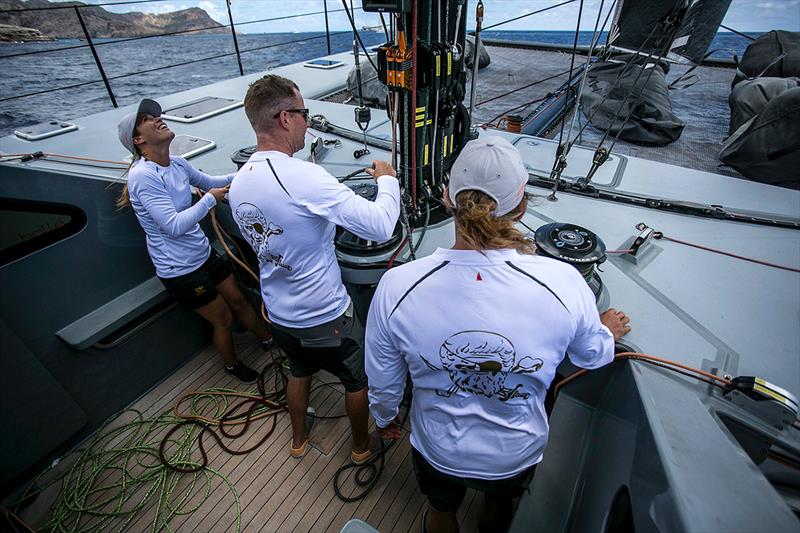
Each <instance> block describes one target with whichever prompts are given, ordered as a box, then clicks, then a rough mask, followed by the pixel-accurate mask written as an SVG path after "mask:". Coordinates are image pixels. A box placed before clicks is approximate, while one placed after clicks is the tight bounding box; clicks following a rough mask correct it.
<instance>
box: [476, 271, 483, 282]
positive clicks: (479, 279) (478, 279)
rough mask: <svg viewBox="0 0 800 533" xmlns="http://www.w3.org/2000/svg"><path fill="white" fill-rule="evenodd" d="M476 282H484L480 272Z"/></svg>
mask: <svg viewBox="0 0 800 533" xmlns="http://www.w3.org/2000/svg"><path fill="white" fill-rule="evenodd" d="M475 281H483V278H482V277H481V273H480V272H478V275H477V276H476V277H475Z"/></svg>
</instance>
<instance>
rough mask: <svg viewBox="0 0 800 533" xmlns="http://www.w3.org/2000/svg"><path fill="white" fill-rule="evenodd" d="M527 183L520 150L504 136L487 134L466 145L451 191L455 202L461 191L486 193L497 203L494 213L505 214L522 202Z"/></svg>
mask: <svg viewBox="0 0 800 533" xmlns="http://www.w3.org/2000/svg"><path fill="white" fill-rule="evenodd" d="M527 183H528V171H527V170H526V169H525V164H524V163H523V162H522V156H521V155H520V153H519V150H517V149H516V148H514V146H512V145H511V143H510V142H508V141H507V140H505V139H504V138H502V137H490V136H483V137H481V138H479V139H475V140H474V141H470V142H468V143H467V144H465V145H464V149H463V150H461V153H460V154H459V155H458V157H457V158H456V162H455V163H454V164H453V168H452V169H451V170H450V184H449V186H448V191H449V195H450V201H451V202H453V205H456V196H457V195H458V193H460V192H461V191H466V190H476V191H481V192H483V193H486V194H488V195H489V196H490V197H491V198H492V200H494V201H495V202H496V203H497V208H496V209H495V210H494V213H493V214H494V216H496V217H501V216H503V215H505V214H506V213H509V212H510V211H512V210H513V209H514V208H515V207H517V206H518V205H519V203H520V202H521V201H522V196H523V194H525V185H526V184H527Z"/></svg>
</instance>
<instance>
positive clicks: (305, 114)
mask: <svg viewBox="0 0 800 533" xmlns="http://www.w3.org/2000/svg"><path fill="white" fill-rule="evenodd" d="M283 111H286V112H287V113H302V114H303V120H305V121H306V124H308V117H309V116H310V114H311V113H310V111H309V110H308V108H307V107H302V108H299V109H284V110H283ZM283 111H278V112H277V113H275V114H274V115H273V116H272V118H278V117H279V116H281V113H283Z"/></svg>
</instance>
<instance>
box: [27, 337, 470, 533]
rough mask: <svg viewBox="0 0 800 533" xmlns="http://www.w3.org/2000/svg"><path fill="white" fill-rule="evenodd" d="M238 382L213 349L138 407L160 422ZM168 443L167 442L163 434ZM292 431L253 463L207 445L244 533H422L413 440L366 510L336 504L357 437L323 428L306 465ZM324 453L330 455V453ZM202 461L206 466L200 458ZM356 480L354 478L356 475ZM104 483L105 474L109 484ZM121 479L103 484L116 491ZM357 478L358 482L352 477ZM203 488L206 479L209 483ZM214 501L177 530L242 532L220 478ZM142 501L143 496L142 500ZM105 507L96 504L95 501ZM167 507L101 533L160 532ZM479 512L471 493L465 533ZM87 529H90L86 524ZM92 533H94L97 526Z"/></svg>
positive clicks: (244, 355)
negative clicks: (365, 530)
mask: <svg viewBox="0 0 800 533" xmlns="http://www.w3.org/2000/svg"><path fill="white" fill-rule="evenodd" d="M238 351H239V356H240V358H241V359H242V360H243V361H245V362H246V363H248V364H249V365H251V366H253V367H254V368H258V369H260V368H262V367H263V366H264V365H265V364H266V363H268V362H269V361H270V354H268V353H265V352H263V351H262V350H261V349H260V347H258V346H256V345H251V346H247V347H246V348H244V349H242V348H241V347H240V348H239V350H238ZM334 381H335V378H333V377H332V376H329V375H318V376H316V377H315V384H322V383H332V382H334ZM237 385H238V382H236V380H235V379H234V378H232V377H230V376H228V375H227V374H226V373H225V372H224V371H223V368H222V364H221V358H220V357H219V356H218V355H217V354H216V353H215V352H214V350H213V349H212V348H207V349H205V350H203V351H202V352H201V353H199V354H197V355H196V356H195V357H194V358H192V359H191V360H189V361H188V362H187V363H186V364H185V365H183V367H181V368H180V369H178V370H177V371H176V372H175V373H174V374H172V375H171V376H169V377H167V378H166V379H165V380H164V381H162V382H161V383H160V384H159V385H157V386H156V387H154V388H153V389H152V390H151V391H150V392H148V393H147V394H145V395H144V396H143V397H141V398H140V399H139V400H137V401H136V402H134V403H133V404H132V405H131V406H130V407H131V408H132V409H137V410H139V411H141V412H142V413H143V414H144V415H145V416H155V415H157V414H158V413H161V412H163V411H164V410H166V409H169V408H171V407H172V405H173V404H174V403H175V401H176V399H177V398H178V397H180V396H181V395H182V394H183V393H185V392H187V391H192V390H206V389H210V388H231V389H235V388H239V389H241V390H250V387H249V386H248V388H247V389H245V388H244V387H238V386H237ZM311 405H312V406H314V407H315V408H316V410H317V414H318V415H328V416H330V415H336V414H340V413H344V393H343V389H342V388H341V385H338V384H337V385H335V386H321V387H317V388H316V390H313V392H312V395H311ZM132 418H133V415H132V413H130V412H126V413H123V414H121V415H120V416H119V417H117V418H116V419H114V420H113V421H112V422H111V423H110V424H109V426H108V428H113V427H114V426H116V425H119V424H122V423H125V422H127V421H130V420H131V419H132ZM271 425H272V422H271V421H270V419H262V420H260V421H257V422H254V423H253V425H252V426H251V427H250V429H249V430H248V433H247V434H246V435H245V436H243V437H241V438H239V439H237V440H235V441H233V442H232V443H230V446H231V447H232V448H236V449H244V448H247V447H250V446H252V445H253V444H255V443H256V442H258V440H259V439H260V438H262V437H263V436H264V435H265V434H266V432H267V431H268V430H269V427H270V426H271ZM162 433H163V432H162ZM290 436H291V431H290V423H289V415H288V413H286V412H284V413H280V414H279V415H278V417H277V419H276V425H275V431H274V432H273V434H272V435H271V436H270V438H269V439H268V440H267V441H266V442H264V443H263V444H262V445H261V446H260V447H258V448H257V449H255V450H254V451H252V452H250V453H249V454H246V455H231V454H228V453H226V452H225V451H224V450H222V449H221V448H220V446H219V445H218V444H217V443H216V441H215V440H214V439H211V438H205V439H204V443H205V445H206V451H207V454H208V467H209V468H211V469H213V470H216V471H217V472H219V473H220V474H222V475H224V476H225V477H226V478H227V479H228V480H229V481H230V482H231V484H232V485H233V486H234V487H235V489H236V491H237V493H238V499H239V506H240V509H241V511H240V512H241V526H240V528H241V529H240V530H241V531H243V532H255V531H264V532H272V531H302V532H305V531H313V532H319V531H339V530H340V529H341V528H342V527H343V526H344V524H345V523H346V522H347V521H348V520H350V519H351V518H360V519H362V520H365V521H366V522H368V523H369V524H370V525H372V526H373V527H375V528H377V529H378V530H380V531H381V532H389V531H398V532H400V531H415V532H416V531H419V532H421V531H422V516H423V512H424V510H425V509H426V508H427V503H426V501H425V497H424V496H423V495H422V494H421V493H420V492H419V489H418V487H417V482H416V479H415V477H414V472H413V469H412V466H411V454H410V445H409V441H408V435H407V434H406V435H405V436H404V438H403V439H402V440H400V441H399V442H398V443H397V444H396V445H395V446H393V447H392V448H391V449H390V450H389V451H388V453H387V456H386V464H385V469H384V471H383V473H382V474H381V477H380V479H379V481H378V483H377V484H376V485H375V487H374V488H373V490H372V491H371V492H370V493H369V494H368V495H367V496H366V497H365V498H364V499H362V500H360V501H357V502H353V503H345V502H343V501H341V500H340V499H339V498H337V497H336V495H335V493H334V488H333V476H334V473H335V472H336V470H337V469H338V468H339V467H340V466H342V465H344V464H345V462H347V461H349V454H350V450H351V441H350V428H349V424H348V421H347V419H346V418H340V419H333V420H322V419H321V420H317V423H316V425H315V426H314V430H313V432H312V438H311V444H312V448H311V449H310V450H309V452H308V453H307V455H306V456H305V457H304V458H303V459H302V460H299V461H298V460H295V459H292V458H291V457H290V456H289V449H288V448H289V441H290ZM323 451H324V453H323ZM192 457H193V458H199V453H194V454H193V456H192ZM70 459H73V458H72V457H67V458H66V459H65V460H64V461H62V463H61V464H59V465H58V467H56V469H54V471H53V472H51V474H56V473H58V471H61V472H63V471H65V470H66V469H67V468H69V465H70V464H71V462H72V461H71V460H70ZM351 472H352V471H351ZM104 475H105V474H104ZM113 475H114V474H113V473H109V474H108V475H106V478H104V481H105V483H103V484H109V482H110V481H111V477H112V476H113ZM182 476H186V478H187V481H185V482H184V480H183V479H181V480H180V481H179V482H178V485H177V486H176V488H175V489H174V494H175V495H176V496H175V498H174V499H178V497H179V496H178V495H182V494H184V493H185V492H182V490H183V491H188V490H190V488H191V487H190V486H189V481H188V480H189V479H190V478H191V474H183V475H182ZM349 477H352V475H350V476H349ZM201 479H202V480H204V479H205V477H204V476H203V477H202V478H201ZM210 484H211V489H210V495H209V497H208V498H207V500H206V501H204V502H203V503H202V505H201V506H200V507H199V508H198V509H197V510H196V511H194V512H192V513H190V514H186V515H178V516H175V517H173V519H172V520H170V522H169V524H168V526H169V528H170V529H171V530H173V531H215V532H216V531H220V532H222V531H224V532H229V531H235V530H236V521H237V513H236V499H235V497H234V494H233V493H232V492H231V491H230V490H228V488H227V487H226V486H225V484H224V482H223V481H222V479H221V478H220V477H212V478H211V481H210ZM199 485H200V486H199V487H197V488H194V489H193V490H192V491H191V494H192V496H191V498H190V500H189V501H190V502H191V501H200V498H201V496H202V493H204V492H205V490H206V487H205V483H204V482H203V483H200V484H199ZM354 488H355V485H354V483H352V481H351V480H350V479H347V480H346V481H345V483H344V492H345V494H347V491H353V490H354ZM143 492H144V490H139V491H138V493H137V492H134V493H133V496H131V497H130V500H135V499H136V497H137V496H139V497H140V499H141V495H140V493H143ZM54 493H55V490H54V488H53V489H49V490H48V491H46V492H45V493H43V494H42V495H41V496H40V497H39V499H38V500H37V502H36V503H35V504H34V505H32V506H31V507H30V508H28V509H27V510H26V512H25V513H24V514H23V518H25V519H27V520H28V521H29V523H30V524H31V525H33V526H34V527H40V526H42V525H43V524H44V523H45V522H46V521H47V518H48V517H49V512H48V511H47V506H48V505H49V504H50V502H52V501H53V498H54ZM142 495H143V494H142ZM103 497H104V495H103V493H99V494H97V495H95V498H96V500H100V499H102V498H103ZM157 503H158V499H157V498H153V499H152V500H151V501H150V502H149V503H148V505H147V506H146V507H145V508H143V509H142V510H141V511H139V512H137V515H136V516H135V517H134V518H133V519H132V520H130V522H129V523H128V524H127V525H123V524H124V518H119V519H115V520H114V521H113V522H111V523H108V524H106V525H105V526H104V527H102V530H103V531H116V530H119V529H120V527H122V528H123V529H124V531H141V532H145V531H152V530H153V525H154V524H153V519H154V517H155V516H156V513H157V512H163V510H161V511H159V510H158V509H157ZM477 508H478V504H477V499H476V498H475V492H474V491H471V490H470V491H469V492H468V493H467V497H466V498H465V500H464V503H463V504H462V506H461V509H460V511H459V515H458V517H459V522H460V525H461V531H464V532H470V531H475V530H476V525H475V524H476V512H477ZM82 524H86V525H89V526H90V524H88V523H86V522H85V521H84V522H83V523H82ZM90 529H92V528H91V526H90Z"/></svg>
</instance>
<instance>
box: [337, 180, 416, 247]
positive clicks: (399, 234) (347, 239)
mask: <svg viewBox="0 0 800 533" xmlns="http://www.w3.org/2000/svg"><path fill="white" fill-rule="evenodd" d="M347 186H348V187H350V188H351V189H352V190H353V192H354V193H356V194H357V195H359V196H361V197H362V198H366V199H367V200H369V201H372V202H374V201H375V198H376V197H377V196H378V185H377V184H376V183H374V182H373V183H354V184H348V185H347ZM402 238H403V229H402V228H401V227H400V224H399V223H398V224H397V226H395V228H394V233H393V234H392V238H391V239H389V240H388V241H386V242H375V241H370V240H367V239H362V238H361V237H359V236H357V235H355V234H353V233H350V232H349V231H346V230H344V229H342V228H341V227H339V228H337V229H336V238H335V239H334V244H335V245H336V248H337V249H338V250H341V251H343V252H347V253H351V254H354V255H370V254H375V253H380V252H383V251H386V250H391V249H394V248H396V247H397V245H398V244H400V241H401V240H402Z"/></svg>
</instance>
